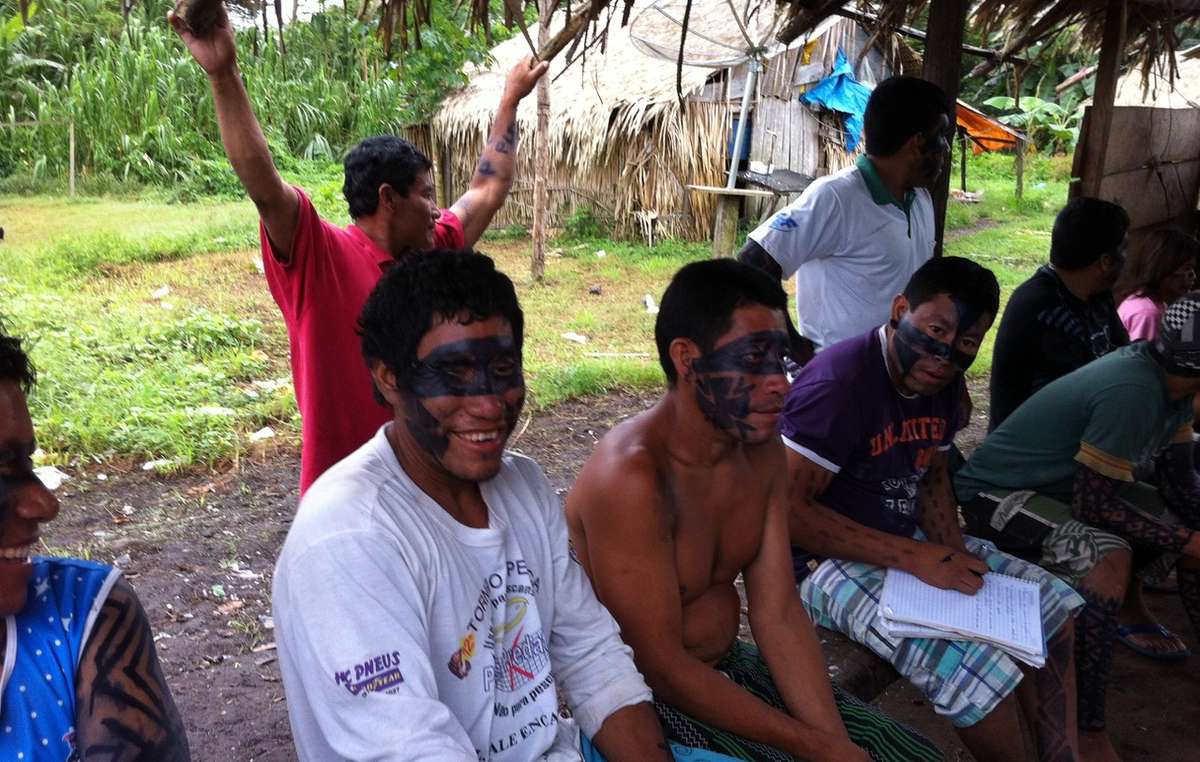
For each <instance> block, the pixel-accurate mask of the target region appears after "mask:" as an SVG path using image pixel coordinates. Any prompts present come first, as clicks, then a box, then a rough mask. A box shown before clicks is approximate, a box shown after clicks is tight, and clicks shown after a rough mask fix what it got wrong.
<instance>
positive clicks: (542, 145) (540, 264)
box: [529, 0, 555, 281]
mask: <svg viewBox="0 0 1200 762" xmlns="http://www.w3.org/2000/svg"><path fill="white" fill-rule="evenodd" d="M554 5H555V0H539V6H538V8H539V14H538V48H543V47H545V45H546V40H547V39H549V37H550V16H551V15H553V13H554ZM534 142H535V148H534V153H533V261H531V262H530V263H529V273H530V275H532V276H533V279H534V280H535V281H541V280H542V277H543V276H544V275H545V274H546V211H547V210H546V204H547V201H548V199H547V195H548V194H547V193H546V179H547V178H546V175H547V174H548V173H549V171H550V166H549V165H550V76H549V74H547V75H546V76H544V77H542V78H541V79H539V80H538V83H537V129H536V130H535V131H534Z"/></svg>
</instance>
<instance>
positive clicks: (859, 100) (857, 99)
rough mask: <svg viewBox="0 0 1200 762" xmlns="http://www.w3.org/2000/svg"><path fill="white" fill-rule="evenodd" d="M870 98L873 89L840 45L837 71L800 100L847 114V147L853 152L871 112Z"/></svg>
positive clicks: (814, 86)
mask: <svg viewBox="0 0 1200 762" xmlns="http://www.w3.org/2000/svg"><path fill="white" fill-rule="evenodd" d="M870 97H871V88H869V87H867V86H866V85H864V84H863V83H861V82H859V81H858V80H857V79H855V78H854V69H853V68H852V67H851V66H850V62H849V61H847V60H846V54H845V53H843V52H842V49H841V48H838V52H837V60H836V62H835V63H834V66H833V71H832V72H830V74H829V76H828V77H825V78H824V79H822V80H821V81H820V82H818V83H817V84H815V85H813V87H812V89H811V90H809V91H808V92H806V93H804V94H803V95H801V96H800V101H801V102H802V103H807V104H810V105H813V104H815V105H818V106H824V107H825V108H827V109H830V110H831V111H837V112H838V113H840V114H844V115H845V129H846V150H847V151H850V152H853V151H854V149H855V148H857V147H858V141H859V139H860V138H861V136H862V131H863V114H865V113H866V111H867V99H868V98H870Z"/></svg>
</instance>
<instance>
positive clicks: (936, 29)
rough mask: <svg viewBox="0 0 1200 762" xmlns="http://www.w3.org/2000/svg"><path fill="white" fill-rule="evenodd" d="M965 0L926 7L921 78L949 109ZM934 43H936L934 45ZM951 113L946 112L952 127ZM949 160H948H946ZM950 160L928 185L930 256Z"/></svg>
mask: <svg viewBox="0 0 1200 762" xmlns="http://www.w3.org/2000/svg"><path fill="white" fill-rule="evenodd" d="M968 5H969V3H968V2H967V0H932V2H931V3H930V6H929V28H928V29H927V30H926V34H927V35H928V38H929V41H930V43H929V44H928V45H927V46H926V48H925V67H924V70H923V71H922V74H921V76H922V77H923V78H924V79H927V80H929V81H930V82H932V83H933V84H935V85H937V86H938V87H940V88H942V92H944V93H946V100H947V101H949V103H950V108H951V109H956V108H957V106H956V102H957V98H958V88H959V84H960V80H961V78H962V69H961V66H962V41H963V27H964V25H965V24H966V19H967V6H968ZM934 41H936V43H935V42H934ZM954 121H955V113H954V112H953V111H952V112H951V113H950V123H951V124H954ZM947 159H949V157H947ZM950 170H951V166H950V161H947V162H946V171H944V172H942V175H941V177H939V178H938V179H937V181H936V182H935V183H934V184H933V185H932V186H930V188H929V193H930V195H932V196H933V221H934V226H935V227H936V229H937V238H936V242H935V244H934V249H933V255H934V256H935V257H940V256H941V255H942V235H943V232H944V231H945V228H946V200H947V198H949V196H950V176H951V174H952V172H951V171H950Z"/></svg>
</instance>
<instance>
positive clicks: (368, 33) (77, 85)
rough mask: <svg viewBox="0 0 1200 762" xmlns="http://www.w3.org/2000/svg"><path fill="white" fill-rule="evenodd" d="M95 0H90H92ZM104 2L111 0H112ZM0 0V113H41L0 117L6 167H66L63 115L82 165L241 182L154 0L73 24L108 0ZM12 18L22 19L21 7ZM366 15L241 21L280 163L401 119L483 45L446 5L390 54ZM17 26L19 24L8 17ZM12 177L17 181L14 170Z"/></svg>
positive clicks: (250, 81) (335, 148) (339, 148)
mask: <svg viewBox="0 0 1200 762" xmlns="http://www.w3.org/2000/svg"><path fill="white" fill-rule="evenodd" d="M89 4H90V5H89ZM110 4H111V6H112V8H116V7H119V6H118V5H117V4H116V3H112V2H110ZM13 5H14V3H13V2H12V0H0V29H4V28H10V32H9V33H8V35H7V37H6V36H5V35H4V34H2V33H0V120H4V121H24V120H38V121H43V122H47V124H44V125H42V126H38V127H32V128H21V129H0V178H4V177H6V176H9V177H12V176H15V177H16V178H17V179H16V180H15V182H23V183H28V182H29V181H30V179H33V180H36V179H37V178H40V177H45V176H53V177H61V176H62V175H64V174H65V172H66V169H67V162H68V152H67V143H68V135H67V131H68V127H67V123H69V122H74V124H75V132H76V138H77V141H78V142H77V154H78V160H79V162H80V167H81V171H82V172H83V174H84V175H85V176H86V175H101V176H110V177H115V178H119V179H121V180H122V181H125V182H132V183H139V184H150V185H156V186H160V187H164V188H167V189H169V190H171V191H173V192H174V193H175V194H176V195H179V196H197V195H213V194H236V193H238V192H239V186H238V184H237V180H236V178H235V177H234V175H233V172H232V170H231V169H230V167H229V164H228V162H227V161H226V159H225V156H224V153H223V149H222V147H221V143H220V139H219V133H218V131H217V123H216V116H215V112H214V107H213V103H212V97H211V95H210V93H209V87H208V83H207V80H206V78H205V75H204V73H203V72H202V71H201V69H200V67H199V66H197V65H196V63H195V62H194V61H193V60H192V59H191V56H190V55H189V54H188V52H187V51H186V49H185V48H184V46H183V44H182V43H181V42H180V41H179V40H178V38H177V37H176V35H175V34H174V32H172V31H171V30H170V28H169V27H168V26H167V24H166V21H165V20H164V19H163V16H162V14H161V13H157V12H154V13H152V12H151V11H150V10H149V9H150V8H151V7H153V8H155V9H156V11H157V10H165V8H166V5H165V4H164V3H163V2H161V0H153V1H152V2H150V3H148V4H147V6H146V8H147V10H146V12H145V13H144V14H143V13H134V14H133V15H131V16H130V18H129V21H128V23H127V24H124V23H122V22H120V16H119V14H118V15H117V16H116V17H115V19H116V20H115V21H113V20H112V19H111V18H110V21H109V23H108V24H103V23H97V24H95V25H94V26H88V25H87V24H84V25H83V27H82V28H78V27H76V26H74V25H75V24H76V23H77V21H76V20H77V19H80V18H86V17H87V14H88V13H100V14H101V16H102V17H103V13H101V11H102V10H103V11H104V12H107V13H108V14H109V16H110V17H111V11H112V8H110V7H109V6H108V5H105V4H104V3H103V0H44V2H43V3H42V4H41V7H40V8H39V9H38V11H37V12H36V13H35V15H34V17H33V18H32V19H31V21H30V24H29V25H28V26H21V25H19V24H16V25H13V24H12V23H11V22H13V20H14V19H15V18H16V17H15V16H8V17H7V18H6V17H5V12H6V10H7V11H8V12H9V13H12V12H13ZM16 20H17V21H18V22H19V19H16ZM374 29H375V25H374V23H373V22H360V21H358V20H356V19H355V18H354V17H353V15H352V14H349V13H347V12H346V11H345V10H344V9H342V8H334V7H331V8H330V9H328V10H326V11H325V12H323V13H320V14H318V15H317V16H315V17H314V18H313V19H312V20H311V21H308V22H301V23H296V24H290V25H287V26H285V32H284V42H285V43H286V50H287V54H286V55H285V54H284V53H283V48H282V47H281V46H280V44H279V40H278V38H277V37H272V38H271V40H270V41H269V42H268V41H266V40H264V39H263V35H262V32H261V30H259V29H251V30H243V31H240V32H238V35H237V37H238V53H239V64H240V67H241V71H242V74H243V77H244V80H245V82H246V87H247V90H248V92H249V95H250V100H251V103H252V104H253V107H254V111H255V113H256V114H257V115H258V117H259V119H260V121H261V122H262V124H263V128H264V131H265V132H266V135H267V139H268V142H269V143H270V145H271V148H272V150H273V151H274V152H275V156H276V160H277V161H278V162H279V163H280V164H281V165H283V168H284V169H289V168H293V167H294V166H295V165H296V164H297V163H303V162H305V161H309V162H312V161H316V162H332V161H336V160H338V159H340V156H341V155H342V153H343V151H344V150H345V149H346V148H347V147H348V146H350V145H352V144H353V143H354V142H356V141H357V140H359V139H361V138H363V137H365V136H367V135H372V134H381V133H401V132H403V131H404V130H405V127H406V125H411V124H414V123H419V122H420V121H422V120H423V119H425V118H426V117H427V116H428V115H429V114H430V113H431V112H432V110H433V108H434V107H435V105H436V103H437V101H438V99H439V98H440V97H441V96H442V95H444V94H445V93H446V92H448V91H449V90H451V89H452V88H453V87H455V86H457V85H459V84H462V83H464V82H465V77H464V75H463V74H462V71H461V69H462V66H463V64H464V63H465V62H467V61H480V60H482V59H483V57H484V56H485V52H486V47H487V45H486V42H485V41H484V40H483V38H482V33H479V32H476V33H468V32H466V31H464V30H463V29H462V28H461V26H460V25H458V24H457V21H456V17H455V11H454V6H451V5H448V7H447V9H446V13H445V14H444V15H443V16H440V17H439V16H437V15H436V14H435V22H434V24H433V26H432V27H431V28H430V29H429V30H428V31H427V32H424V33H423V34H422V47H421V48H420V49H415V50H412V51H410V52H408V53H406V54H405V53H397V54H396V56H397V57H396V58H395V60H392V61H388V60H386V59H385V57H384V55H383V52H382V50H381V48H380V45H379V42H378V40H377V38H376V36H375V34H374ZM11 30H18V31H15V32H13V31H11ZM10 182H13V181H12V180H10Z"/></svg>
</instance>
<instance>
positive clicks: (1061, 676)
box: [1033, 630, 1075, 762]
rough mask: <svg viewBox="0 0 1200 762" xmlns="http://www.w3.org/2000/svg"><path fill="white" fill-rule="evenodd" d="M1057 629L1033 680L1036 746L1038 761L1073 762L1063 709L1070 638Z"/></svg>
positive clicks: (1068, 679)
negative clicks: (1035, 697) (1044, 663)
mask: <svg viewBox="0 0 1200 762" xmlns="http://www.w3.org/2000/svg"><path fill="white" fill-rule="evenodd" d="M1072 640H1073V638H1071V637H1070V636H1069V634H1068V633H1066V632H1063V631H1062V630H1060V631H1059V632H1058V633H1057V634H1056V635H1055V636H1054V637H1053V638H1051V639H1050V640H1049V641H1048V642H1047V643H1046V666H1044V667H1042V668H1041V669H1039V670H1036V671H1035V672H1034V673H1033V674H1034V680H1035V682H1036V684H1037V689H1038V691H1037V692H1038V703H1037V747H1038V759H1039V760H1041V761H1042V762H1074V759H1075V752H1074V751H1073V750H1072V749H1071V728H1069V727H1068V726H1067V722H1068V715H1067V709H1068V707H1069V702H1070V698H1071V697H1070V692H1071V688H1072V682H1073V681H1072V680H1071V670H1073V669H1074V668H1075V663H1074V660H1073V659H1072V658H1071V641H1072Z"/></svg>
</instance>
